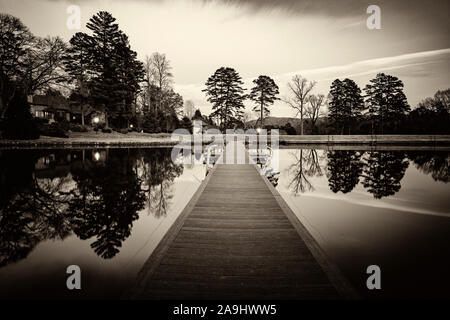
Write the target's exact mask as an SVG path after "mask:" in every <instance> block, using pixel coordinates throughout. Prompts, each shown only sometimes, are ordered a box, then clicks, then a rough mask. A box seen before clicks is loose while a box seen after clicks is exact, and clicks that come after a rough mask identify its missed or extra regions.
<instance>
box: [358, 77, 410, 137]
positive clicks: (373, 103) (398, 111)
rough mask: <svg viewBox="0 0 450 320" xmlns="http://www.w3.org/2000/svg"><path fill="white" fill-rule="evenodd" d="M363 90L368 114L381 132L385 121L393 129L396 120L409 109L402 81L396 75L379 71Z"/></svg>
mask: <svg viewBox="0 0 450 320" xmlns="http://www.w3.org/2000/svg"><path fill="white" fill-rule="evenodd" d="M364 90H365V92H366V97H367V100H366V102H367V105H368V112H369V115H370V117H371V119H372V121H373V122H374V123H375V124H378V125H379V126H380V127H381V133H382V134H383V133H384V126H385V124H386V123H387V124H389V125H391V126H393V128H392V129H393V130H394V131H395V130H396V129H397V124H398V122H399V121H400V120H402V119H403V117H404V116H405V115H406V114H407V113H408V112H409V111H410V107H409V105H408V102H407V100H406V96H405V93H404V92H403V82H402V81H401V80H399V79H398V78H397V77H394V76H391V75H387V74H384V73H379V74H377V76H376V78H375V79H372V80H370V84H368V85H366V87H365V88H364Z"/></svg>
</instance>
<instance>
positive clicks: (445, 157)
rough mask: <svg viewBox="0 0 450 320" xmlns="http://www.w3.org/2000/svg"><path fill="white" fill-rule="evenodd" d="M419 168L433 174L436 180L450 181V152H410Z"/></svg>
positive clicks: (411, 157) (409, 155) (409, 154)
mask: <svg viewBox="0 0 450 320" xmlns="http://www.w3.org/2000/svg"><path fill="white" fill-rule="evenodd" d="M408 157H409V158H410V159H411V160H412V161H414V164H415V165H416V167H417V169H419V170H421V171H422V172H423V173H425V174H429V175H431V177H432V178H433V179H434V181H442V182H445V183H447V182H449V175H450V174H449V171H450V169H449V168H450V156H449V153H448V152H445V151H443V152H409V153H408Z"/></svg>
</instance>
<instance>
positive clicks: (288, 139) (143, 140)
mask: <svg viewBox="0 0 450 320" xmlns="http://www.w3.org/2000/svg"><path fill="white" fill-rule="evenodd" d="M267 140H268V143H270V136H268V139H267ZM210 141H211V140H210V139H205V140H204V144H205V145H206V144H209V143H210ZM178 143H179V142H178V141H172V140H171V134H168V133H159V134H148V133H128V134H120V133H109V134H106V133H99V134H95V133H71V134H70V136H69V138H55V137H45V136H43V137H41V138H39V139H36V140H0V148H53V147H54V148H58V147H62V148H70V147H75V148H76V147H170V146H174V145H176V144H178ZM279 143H280V146H281V147H283V146H291V145H292V146H293V145H309V146H311V145H317V146H357V145H363V146H366V147H367V146H370V147H375V146H397V147H401V146H431V147H433V146H450V135H373V136H372V135H304V136H299V135H295V136H292V135H291V136H288V135H280V140H279Z"/></svg>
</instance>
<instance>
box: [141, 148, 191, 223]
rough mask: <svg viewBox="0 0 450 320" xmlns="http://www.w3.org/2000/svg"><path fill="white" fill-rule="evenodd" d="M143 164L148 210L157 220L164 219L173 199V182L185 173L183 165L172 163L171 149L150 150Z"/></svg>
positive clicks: (146, 153)
mask: <svg viewBox="0 0 450 320" xmlns="http://www.w3.org/2000/svg"><path fill="white" fill-rule="evenodd" d="M143 164H144V170H143V172H144V175H143V177H142V178H143V181H144V183H143V186H144V187H145V188H146V189H145V190H146V192H147V199H148V210H149V212H150V213H151V214H153V215H154V216H155V217H157V218H160V217H164V216H166V215H167V211H168V208H169V205H170V200H171V199H172V198H173V194H172V188H171V187H172V184H173V181H174V180H175V178H176V177H178V176H180V175H181V174H182V173H183V165H181V164H175V163H174V162H173V161H172V158H171V150H170V149H155V150H151V151H150V150H148V152H145V154H144V157H143Z"/></svg>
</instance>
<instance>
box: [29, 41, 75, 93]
mask: <svg viewBox="0 0 450 320" xmlns="http://www.w3.org/2000/svg"><path fill="white" fill-rule="evenodd" d="M66 49H67V45H66V43H65V42H64V41H63V40H62V39H61V38H59V37H54V38H50V37H48V38H44V39H42V38H36V40H35V42H34V43H33V48H31V50H29V53H28V56H27V57H26V64H27V69H26V75H25V79H24V83H25V85H26V87H25V89H26V91H27V93H29V94H32V93H34V92H36V91H41V92H43V91H45V90H47V89H49V88H51V87H52V86H58V85H61V84H63V83H64V82H66V81H67V80H68V75H67V74H66V73H65V71H64V60H63V58H64V54H65V53H66Z"/></svg>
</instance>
